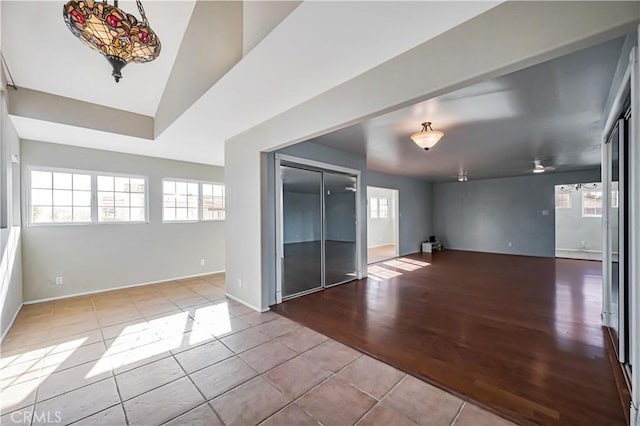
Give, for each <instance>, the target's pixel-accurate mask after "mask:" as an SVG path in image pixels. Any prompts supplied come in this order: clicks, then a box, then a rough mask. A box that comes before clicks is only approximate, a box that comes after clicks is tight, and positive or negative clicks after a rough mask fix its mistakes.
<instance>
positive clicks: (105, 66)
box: [2, 0, 195, 116]
mask: <svg viewBox="0 0 640 426" xmlns="http://www.w3.org/2000/svg"><path fill="white" fill-rule="evenodd" d="M63 5H64V1H52V0H49V1H28V0H27V1H24V0H21V1H13V0H3V1H2V40H3V46H2V50H3V53H4V55H5V58H6V60H7V62H8V64H9V67H10V69H11V73H12V75H13V77H14V78H15V82H16V84H17V85H18V86H19V87H25V88H28V89H33V90H38V91H41V92H47V93H52V94H54V95H59V96H64V97H68V98H72V99H78V100H81V101H85V102H91V103H94V104H99V105H104V106H108V107H112V108H117V109H122V110H125V111H131V112H135V113H138V114H144V115H148V116H153V115H154V114H155V112H156V109H157V108H158V104H159V102H160V98H161V97H162V92H163V91H164V88H165V86H166V83H167V79H168V78H169V74H170V73H171V68H172V67H173V62H174V60H175V57H176V55H177V53H178V49H179V48H180V43H181V42H182V36H183V35H184V32H185V30H186V28H187V24H188V23H189V19H190V17H191V12H192V10H193V6H194V5H195V0H182V1H159V0H145V1H144V3H143V6H144V9H145V12H146V14H147V18H148V19H149V23H150V25H151V28H153V30H154V31H155V32H156V33H157V34H158V36H159V37H160V42H161V43H162V51H161V54H160V56H159V57H158V58H157V59H156V60H154V61H153V62H149V63H146V64H143V65H141V64H129V65H127V66H126V67H125V68H124V69H123V70H122V75H123V77H122V79H121V80H120V82H119V83H117V84H116V83H115V81H114V79H113V77H112V76H111V65H109V63H108V62H107V60H106V59H105V58H104V57H103V56H102V55H100V54H98V53H96V52H95V51H93V50H91V49H89V48H87V47H86V46H85V45H84V44H82V42H81V41H80V40H78V39H77V38H76V37H75V36H74V35H73V34H72V33H71V31H69V29H68V28H67V26H66V25H65V23H64V20H63V19H62V6H63ZM119 7H120V8H121V9H122V10H124V11H126V12H128V13H130V14H132V15H134V16H136V17H137V18H138V19H140V15H139V13H138V9H137V7H136V4H135V1H131V0H121V1H120V2H119Z"/></svg>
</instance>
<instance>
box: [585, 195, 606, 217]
mask: <svg viewBox="0 0 640 426" xmlns="http://www.w3.org/2000/svg"><path fill="white" fill-rule="evenodd" d="M582 217H602V191H583V192H582Z"/></svg>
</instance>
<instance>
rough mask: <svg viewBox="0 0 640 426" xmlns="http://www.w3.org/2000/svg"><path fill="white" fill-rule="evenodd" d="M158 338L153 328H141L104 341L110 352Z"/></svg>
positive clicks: (123, 349) (156, 340)
mask: <svg viewBox="0 0 640 426" xmlns="http://www.w3.org/2000/svg"><path fill="white" fill-rule="evenodd" d="M159 340H160V338H159V337H158V335H157V334H156V332H155V331H154V330H142V331H138V332H137V333H129V334H125V335H122V336H118V337H115V338H113V339H106V340H105V341H104V343H105V345H106V347H107V349H108V350H109V353H110V354H115V353H118V352H122V351H126V350H129V349H132V348H137V347H140V346H144V345H147V344H149V343H153V342H158V341H159Z"/></svg>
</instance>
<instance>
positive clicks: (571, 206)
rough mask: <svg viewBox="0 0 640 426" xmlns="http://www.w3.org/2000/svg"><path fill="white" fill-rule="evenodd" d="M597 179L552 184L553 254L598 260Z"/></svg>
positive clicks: (599, 211) (599, 204)
mask: <svg viewBox="0 0 640 426" xmlns="http://www.w3.org/2000/svg"><path fill="white" fill-rule="evenodd" d="M602 197H603V186H602V183H601V182H589V183H576V184H566V185H556V187H555V200H556V257H562V258H569V259H584V260H599V261H602V211H603V208H604V205H603V202H602Z"/></svg>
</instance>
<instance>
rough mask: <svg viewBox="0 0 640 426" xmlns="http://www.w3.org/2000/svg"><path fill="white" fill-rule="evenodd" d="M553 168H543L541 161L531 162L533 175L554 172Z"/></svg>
mask: <svg viewBox="0 0 640 426" xmlns="http://www.w3.org/2000/svg"><path fill="white" fill-rule="evenodd" d="M555 169H556V168H555V167H552V166H546V167H545V166H543V165H542V161H540V160H534V162H533V173H544V172H547V171H552V170H555Z"/></svg>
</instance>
